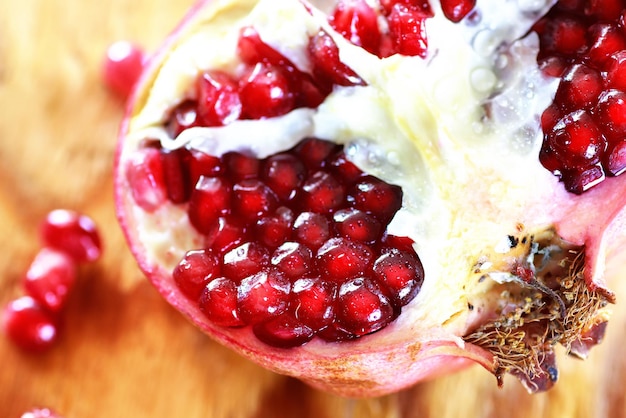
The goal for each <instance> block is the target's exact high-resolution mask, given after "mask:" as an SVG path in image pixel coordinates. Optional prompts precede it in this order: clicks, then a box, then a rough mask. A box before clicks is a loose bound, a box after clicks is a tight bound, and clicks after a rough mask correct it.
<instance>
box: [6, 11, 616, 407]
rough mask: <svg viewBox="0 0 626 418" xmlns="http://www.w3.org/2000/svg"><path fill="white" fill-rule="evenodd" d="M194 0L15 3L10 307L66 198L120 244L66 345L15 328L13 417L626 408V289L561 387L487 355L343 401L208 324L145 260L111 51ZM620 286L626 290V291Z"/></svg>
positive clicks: (9, 59)
mask: <svg viewBox="0 0 626 418" xmlns="http://www.w3.org/2000/svg"><path fill="white" fill-rule="evenodd" d="M192 1H193V0H178V1H170V0H135V1H133V2H128V1H127V0H107V1H101V2H92V1H84V0H62V1H61V0H2V1H1V2H0V303H1V304H2V305H4V304H6V303H7V302H8V301H9V300H10V299H11V298H14V297H16V296H18V295H20V294H22V289H21V287H20V286H21V285H20V279H21V275H22V274H23V272H24V271H25V270H26V268H27V265H28V263H29V262H30V260H31V259H32V257H33V255H34V254H35V252H36V251H37V250H38V247H39V244H38V241H37V233H36V229H37V224H38V222H39V221H40V220H41V219H42V218H43V216H44V215H45V213H46V212H48V211H49V210H51V209H54V208H59V207H66V208H72V209H77V210H80V211H83V212H85V213H88V214H89V215H91V216H92V217H94V218H95V220H96V221H97V223H98V224H99V226H100V228H101V229H102V234H103V238H104V243H105V255H104V257H103V259H101V260H100V261H99V262H97V263H95V264H93V265H89V266H85V267H83V268H81V270H80V279H79V283H78V286H77V289H76V292H75V293H74V294H73V295H72V298H71V300H70V302H69V306H68V309H67V311H66V312H65V315H64V318H65V323H64V325H63V329H62V335H61V339H60V341H59V344H58V345H57V346H56V347H54V349H52V350H51V351H50V352H48V353H46V354H43V355H27V354H24V353H22V352H20V351H19V350H17V349H16V348H14V347H13V346H12V345H11V344H10V343H9V342H8V341H7V340H6V339H5V338H4V336H1V335H0V417H8V418H12V417H19V415H20V414H21V413H22V412H23V411H25V410H27V409H29V408H31V407H33V406H48V407H51V408H53V409H55V410H57V411H58V412H59V413H61V414H63V415H64V416H65V417H67V418H87V417H89V418H98V417H107V418H109V417H135V418H141V417H150V418H160V417H168V418H171V417H186V418H193V417H210V418H222V417H229V418H230V417H232V418H237V417H242V418H253V417H259V418H263V417H279V418H280V417H305V418H307V417H310V418H326V417H329V418H331V417H341V418H350V417H358V418H367V417H406V418H446V417H450V418H452V417H520V418H521V417H524V418H527V417H533V418H540V417H550V418H555V417H557V418H566V417H567V418H569V417H572V418H573V417H580V418H588V417H598V418H605V417H622V416H626V412H624V410H625V409H626V388H625V387H624V384H625V382H626V378H624V377H623V376H624V375H625V374H626V356H625V355H624V352H623V347H624V346H625V345H626V335H625V333H624V331H626V329H625V326H626V319H625V317H626V308H625V307H624V305H621V302H622V301H623V300H626V297H625V296H626V284H620V283H613V284H612V285H613V287H614V288H615V287H616V290H617V293H618V297H619V299H618V305H617V306H616V308H615V317H614V318H613V321H612V323H611V325H610V327H609V331H608V336H607V338H606V341H605V342H604V344H603V345H602V346H601V347H599V348H597V349H595V350H594V351H593V352H592V354H591V358H590V359H589V360H588V361H586V362H581V361H578V360H574V359H570V358H565V357H564V356H563V357H562V358H560V369H561V377H560V382H559V383H558V385H557V386H556V388H555V389H553V390H552V391H550V392H549V393H545V394H539V395H533V396H530V395H528V394H526V393H525V391H524V390H523V389H522V387H521V386H520V385H519V384H518V382H517V381H515V380H514V379H506V381H505V386H504V388H503V389H498V388H497V387H496V382H495V379H494V378H493V377H492V376H491V375H489V374H488V373H487V372H486V371H484V370H483V369H481V368H480V367H478V366H476V367H473V368H470V369H468V370H466V371H464V372H462V373H459V374H457V375H454V376H449V377H445V378H441V379H438V380H435V381H432V382H427V383H423V384H419V385H417V386H415V387H414V388H411V389H409V390H406V391H404V392H402V393H399V394H394V395H390V396H386V397H382V398H376V399H366V400H350V399H342V398H338V397H335V396H331V395H328V394H324V393H321V392H317V391H315V390H312V389H310V388H309V387H307V386H305V385H304V384H302V383H300V382H298V381H296V380H293V379H290V378H286V377H282V376H278V375H275V374H273V373H270V372H268V371H265V370H263V369H261V368H259V367H258V366H255V365H253V364H252V363H250V362H248V361H246V360H244V359H242V358H240V357H238V356H237V355H235V354H233V353H231V352H230V351H228V350H226V349H224V348H222V347H220V346H219V345H217V344H215V343H214V342H212V341H211V340H210V339H209V338H207V337H205V336H203V335H201V334H200V333H199V332H197V331H196V330H195V329H194V328H193V327H192V326H191V325H189V324H188V323H187V322H186V321H185V320H184V319H183V318H182V317H181V316H180V315H179V314H178V313H176V312H175V311H174V310H173V309H172V308H170V307H169V306H168V305H166V304H165V303H164V302H163V300H162V299H161V298H160V297H159V296H158V295H157V293H156V291H155V290H154V289H153V288H152V287H151V285H149V284H148V282H147V281H146V280H145V279H144V278H143V277H142V275H141V273H140V272H139V270H138V269H137V267H136V265H135V263H134V261H133V259H132V257H131V256H130V253H129V251H128V250H127V248H126V246H125V243H124V240H123V238H122V234H121V232H120V230H119V228H118V226H117V223H116V221H115V217H114V208H113V200H112V181H111V165H112V161H113V152H114V147H115V142H116V130H117V126H118V123H119V120H120V117H121V114H122V108H123V105H122V103H121V102H120V101H118V100H116V99H115V98H114V97H112V96H111V95H109V94H108V93H107V91H106V90H105V89H104V88H103V86H102V85H101V81H100V80H101V79H100V65H101V60H102V57H103V53H104V51H105V48H106V47H107V45H108V44H109V43H111V42H112V41H115V40H118V39H132V40H135V41H137V42H139V43H140V44H142V45H144V46H145V47H146V49H147V50H153V49H154V48H156V46H157V45H158V44H159V43H160V41H161V40H162V38H163V37H164V36H165V35H166V34H167V33H168V32H169V31H170V30H171V29H172V28H173V27H174V25H175V24H176V23H177V22H178V21H179V19H180V18H181V17H182V16H183V14H184V13H185V11H186V10H187V8H188V7H189V6H190V5H191V3H192ZM620 287H621V288H620Z"/></svg>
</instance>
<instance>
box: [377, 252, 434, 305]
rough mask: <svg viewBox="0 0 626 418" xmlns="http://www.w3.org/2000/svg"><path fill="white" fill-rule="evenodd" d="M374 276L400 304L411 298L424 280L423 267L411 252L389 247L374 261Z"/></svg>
mask: <svg viewBox="0 0 626 418" xmlns="http://www.w3.org/2000/svg"><path fill="white" fill-rule="evenodd" d="M373 271H374V277H375V278H376V279H377V280H378V282H379V283H381V284H382V285H383V286H384V287H386V288H387V289H388V290H389V291H390V295H391V299H392V300H394V301H395V303H397V304H398V305H400V306H403V305H406V304H407V303H408V302H410V301H411V300H413V298H415V296H416V295H417V294H418V292H419V291H420V288H421V286H422V283H423V282H424V268H423V267H422V263H421V262H420V260H419V258H418V257H416V256H414V255H413V254H411V253H407V252H405V251H399V250H397V249H395V248H394V249H390V250H389V251H387V252H385V253H384V254H382V255H381V256H380V257H378V259H377V260H376V261H375V262H374V268H373Z"/></svg>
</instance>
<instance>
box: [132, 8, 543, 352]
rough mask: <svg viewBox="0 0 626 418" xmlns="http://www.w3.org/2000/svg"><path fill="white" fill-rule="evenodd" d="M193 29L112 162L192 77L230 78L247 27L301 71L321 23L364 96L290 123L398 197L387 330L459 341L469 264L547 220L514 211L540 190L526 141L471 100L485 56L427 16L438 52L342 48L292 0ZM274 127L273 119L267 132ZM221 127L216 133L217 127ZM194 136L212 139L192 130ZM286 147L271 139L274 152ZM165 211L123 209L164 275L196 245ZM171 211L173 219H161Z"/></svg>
mask: <svg viewBox="0 0 626 418" xmlns="http://www.w3.org/2000/svg"><path fill="white" fill-rule="evenodd" d="M440 15H441V14H440V13H439V14H438V16H440ZM195 19H196V20H195V23H194V24H192V25H190V26H189V27H188V28H187V33H186V34H185V35H184V36H182V37H180V40H181V42H180V43H179V44H177V45H175V46H174V48H173V49H172V50H171V51H170V52H169V53H168V55H167V56H166V57H164V60H163V62H162V63H160V64H159V66H158V68H157V71H156V72H155V73H154V79H153V83H152V86H151V88H150V89H149V90H147V91H146V93H145V96H144V97H143V100H142V101H141V103H142V105H141V106H140V107H138V108H137V109H136V111H135V113H134V117H133V119H132V120H131V124H130V129H129V131H130V133H129V136H128V140H127V141H126V143H125V148H124V150H123V152H125V153H131V152H133V151H134V150H135V149H136V148H137V147H138V146H139V143H140V141H141V140H142V139H144V138H145V137H147V136H150V137H160V136H163V135H165V134H164V131H163V129H161V125H162V123H163V121H164V119H165V118H166V117H167V113H168V111H169V109H171V108H172V107H173V106H175V105H176V104H177V103H178V102H180V100H181V99H182V98H184V97H185V95H187V94H189V92H190V91H192V89H191V88H190V86H191V85H192V84H193V82H194V80H195V78H196V76H197V74H198V72H200V71H202V70H205V69H208V68H220V69H224V70H227V71H231V72H236V71H237V69H238V66H239V62H238V60H237V57H236V55H235V50H236V49H235V45H236V42H237V36H238V34H239V28H240V27H241V26H243V25H246V24H253V25H254V26H255V27H256V28H257V29H258V31H259V33H260V34H261V37H262V38H263V39H264V40H265V41H266V42H267V43H268V44H270V45H272V46H273V47H275V48H276V49H278V50H280V51H281V52H282V53H283V54H284V55H285V56H287V57H289V58H290V59H291V60H292V61H293V62H294V63H296V64H297V65H298V66H299V67H301V68H302V69H307V65H308V61H307V58H306V55H305V54H304V53H303V52H302V51H303V50H305V45H306V42H307V40H308V36H310V35H312V34H314V33H315V32H317V30H319V28H320V27H323V28H324V29H325V30H326V31H327V32H328V33H330V34H331V35H332V36H333V37H334V39H335V41H336V43H337V44H338V46H339V47H340V51H341V59H342V60H343V62H344V63H346V64H347V65H348V66H349V67H351V68H352V69H353V70H354V71H355V72H357V73H358V74H359V75H360V76H361V77H362V78H363V79H364V80H365V81H366V82H367V86H364V87H362V86H359V87H346V88H338V89H336V90H335V92H334V93H333V94H331V95H330V96H329V97H328V98H327V100H326V101H325V102H324V103H323V104H322V105H321V106H320V108H319V109H317V110H315V111H310V112H302V115H299V114H298V115H297V117H298V118H301V124H303V125H302V126H304V124H310V126H311V128H310V134H312V135H316V136H319V137H321V138H325V139H332V140H334V141H335V142H338V143H342V144H345V146H346V152H347V155H348V156H349V158H351V159H352V160H353V161H354V162H355V163H356V164H357V165H358V166H359V167H360V168H362V169H363V170H364V171H366V172H368V173H371V174H373V175H376V176H378V177H380V178H382V179H383V180H385V181H388V182H390V183H393V184H397V185H399V186H402V188H403V191H404V202H403V203H404V205H403V208H402V210H401V211H400V212H398V214H397V216H396V217H395V218H394V221H393V222H392V224H391V225H390V226H389V231H390V233H394V234H396V235H403V236H409V237H411V238H412V239H413V240H414V241H415V243H416V251H417V252H418V254H419V255H420V258H421V260H422V262H423V264H424V267H425V273H426V280H425V282H424V286H423V288H422V290H421V292H420V294H419V295H418V296H417V298H416V299H415V300H414V301H413V302H411V303H410V304H409V305H408V306H406V307H405V308H404V309H403V314H402V315H401V317H400V318H399V319H398V320H397V321H396V324H395V325H393V326H409V327H411V328H413V329H414V330H415V333H416V334H419V333H420V330H421V329H429V330H430V331H429V332H430V334H431V335H432V334H433V332H434V333H436V332H437V331H433V330H437V329H438V328H440V327H441V326H442V325H443V327H444V328H445V332H444V331H442V335H449V334H450V333H451V334H456V335H461V334H462V333H463V332H465V330H466V328H467V327H468V326H470V325H471V324H472V323H474V322H475V320H476V319H475V318H473V315H479V313H478V312H479V311H480V310H479V309H474V310H473V311H471V310H469V309H468V306H470V305H471V306H474V305H476V304H478V302H476V300H477V299H479V298H477V297H475V296H476V295H475V293H476V292H484V291H485V290H486V289H485V287H484V284H483V285H481V287H478V285H477V281H476V280H475V275H474V273H473V272H472V266H473V265H474V264H475V263H476V260H478V259H479V258H480V257H481V256H483V255H484V254H492V253H493V249H494V248H495V247H496V246H497V245H498V244H499V243H500V242H501V240H503V239H506V237H507V236H508V235H514V234H516V232H517V231H518V230H519V225H520V224H524V226H525V227H526V228H530V229H532V228H536V227H543V226H544V225H549V224H550V223H551V222H552V221H553V219H550V213H551V212H550V211H546V212H542V213H537V212H530V211H529V209H528V208H529V207H531V206H533V205H532V202H536V201H540V200H546V199H549V197H547V196H549V195H550V191H551V188H552V185H553V181H554V180H553V178H552V175H551V174H550V173H548V172H547V171H546V170H544V169H543V168H542V167H541V166H540V165H539V163H538V161H537V159H536V152H535V151H536V146H537V144H536V142H533V140H534V139H533V138H531V140H530V142H531V143H530V145H529V146H528V149H527V150H525V151H524V152H519V150H516V149H513V148H512V146H511V141H510V140H509V139H510V138H511V137H513V136H515V135H517V134H518V132H517V129H518V125H519V121H516V124H511V126H510V127H507V126H506V125H499V126H498V128H497V129H496V128H495V127H494V125H493V124H491V123H490V121H488V120H486V121H485V120H484V116H485V111H484V104H485V100H486V99H487V97H488V96H489V95H490V94H491V93H493V91H494V90H493V89H495V88H502V86H497V85H493V86H492V89H486V90H485V89H484V83H483V84H481V87H482V88H481V89H477V85H476V82H475V81H474V82H472V76H475V75H476V72H475V71H474V70H476V69H480V70H484V69H488V68H490V66H491V62H490V60H489V59H487V58H485V57H481V56H479V55H477V54H476V53H475V51H474V50H473V49H472V47H471V46H470V45H469V44H468V43H467V39H465V36H466V34H465V33H464V32H463V31H461V30H460V29H458V28H457V27H456V26H454V25H453V24H452V23H450V22H447V21H445V20H442V19H436V20H435V19H433V21H435V23H433V24H432V31H431V32H430V42H431V43H432V44H433V45H438V44H439V45H442V46H441V48H439V49H436V50H435V51H433V52H431V54H430V55H429V56H428V57H427V59H422V58H419V57H401V56H394V57H390V58H388V59H383V60H381V59H378V58H377V57H375V56H373V55H371V54H368V53H367V52H365V51H364V50H363V49H361V48H358V47H355V46H353V45H351V44H350V43H348V42H347V41H346V40H344V39H343V38H342V37H341V36H340V35H338V34H337V33H336V32H334V31H333V30H332V28H330V26H329V25H328V24H327V23H326V21H325V20H324V19H323V17H321V16H318V13H317V12H316V11H315V10H313V14H312V15H311V14H309V13H308V12H307V11H306V10H305V9H304V7H303V6H302V3H301V2H299V1H294V0H262V1H252V0H237V1H235V0H229V1H226V0H224V1H215V2H214V3H213V7H209V8H205V9H203V11H202V14H201V15H199V16H197V17H196V18H195ZM216 40H219V41H216ZM486 79H488V77H487V78H486ZM544 94H546V95H548V96H549V95H550V91H549V90H548V89H546V90H545V91H544ZM535 118H536V115H530V117H529V118H528V120H526V122H527V123H528V124H530V125H533V124H534V125H535V126H536V122H537V121H536V119H535ZM281 121H282V120H281V119H278V120H277V121H274V122H275V124H278V125H279V126H281V125H280V123H281ZM267 123H268V124H271V123H273V122H272V121H269V122H267ZM237 124H238V122H235V123H234V126H237ZM268 126H269V125H268ZM306 126H308V125H306ZM224 129H225V130H226V133H225V135H226V136H228V131H227V130H228V129H230V128H228V127H226V128H224ZM232 129H233V130H234V129H235V128H232ZM222 131H223V130H222ZM205 134H206V135H208V136H209V135H212V134H213V132H212V131H211V130H210V129H207V130H205V131H201V130H200V131H199V135H200V136H202V135H205ZM285 135H286V136H287V137H288V136H289V132H285ZM531 136H532V135H531ZM296 139H297V138H294V140H296ZM535 139H536V138H535ZM261 140H264V139H263V138H262V139H261ZM265 140H266V141H267V143H265V145H266V148H267V149H269V150H272V149H273V148H272V147H276V146H277V145H276V142H275V141H273V140H272V138H266V139H265ZM286 148H287V146H286V145H284V144H282V143H281V145H280V148H279V149H275V150H274V151H275V152H278V151H281V150H282V149H286ZM493 155H498V159H496V160H494V159H493ZM172 206H173V205H170V204H167V205H165V206H164V207H162V208H161V209H159V210H157V211H156V212H155V213H153V214H147V213H144V212H143V211H141V209H139V208H136V209H134V210H135V217H136V219H137V222H138V229H139V234H140V237H141V242H143V243H149V245H148V246H147V247H146V250H147V257H148V262H149V263H154V264H159V265H162V266H164V267H165V268H166V269H171V268H173V267H174V266H175V264H176V263H177V262H178V260H179V259H180V258H181V257H182V255H183V252H184V251H185V250H187V249H191V248H198V247H201V246H202V239H201V237H200V236H199V235H196V234H194V233H193V232H190V231H192V228H191V227H190V226H189V225H188V221H187V220H186V217H185V214H184V208H173V207H172ZM172 210H174V213H176V214H178V215H177V216H175V217H174V218H175V220H176V222H174V223H172ZM531 220H532V224H530V222H531ZM165 225H167V227H165ZM487 290H488V289H487ZM459 344H461V343H460V342H459Z"/></svg>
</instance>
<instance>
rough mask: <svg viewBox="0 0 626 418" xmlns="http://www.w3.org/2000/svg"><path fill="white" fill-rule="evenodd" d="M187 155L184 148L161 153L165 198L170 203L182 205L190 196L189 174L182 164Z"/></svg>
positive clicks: (185, 166)
mask: <svg viewBox="0 0 626 418" xmlns="http://www.w3.org/2000/svg"><path fill="white" fill-rule="evenodd" d="M188 153H189V151H187V150H186V149H184V148H180V149H177V150H173V151H170V150H162V151H161V163H162V164H163V178H164V182H165V190H166V193H167V198H168V199H169V200H170V201H171V202H172V203H184V202H186V201H187V200H189V195H190V194H191V187H189V186H190V183H189V179H188V174H189V173H188V172H187V165H186V164H184V159H185V158H187V154H188Z"/></svg>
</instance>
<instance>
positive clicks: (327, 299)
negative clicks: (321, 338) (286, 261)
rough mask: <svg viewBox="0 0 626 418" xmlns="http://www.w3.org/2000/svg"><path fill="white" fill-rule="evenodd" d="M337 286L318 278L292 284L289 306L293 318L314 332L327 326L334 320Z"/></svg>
mask: <svg viewBox="0 0 626 418" xmlns="http://www.w3.org/2000/svg"><path fill="white" fill-rule="evenodd" d="M336 298H337V285H336V284H335V283H333V282H329V281H325V280H321V279H319V278H302V279H298V280H296V281H295V282H294V283H293V286H292V292H291V302H290V306H291V309H292V310H293V312H294V315H295V317H296V318H297V319H298V320H299V321H301V322H302V323H303V324H305V325H307V326H308V327H310V328H311V329H313V330H314V331H319V330H321V329H323V328H326V327H327V326H329V325H330V324H331V323H332V322H333V320H334V318H335V308H334V306H335V300H336Z"/></svg>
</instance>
